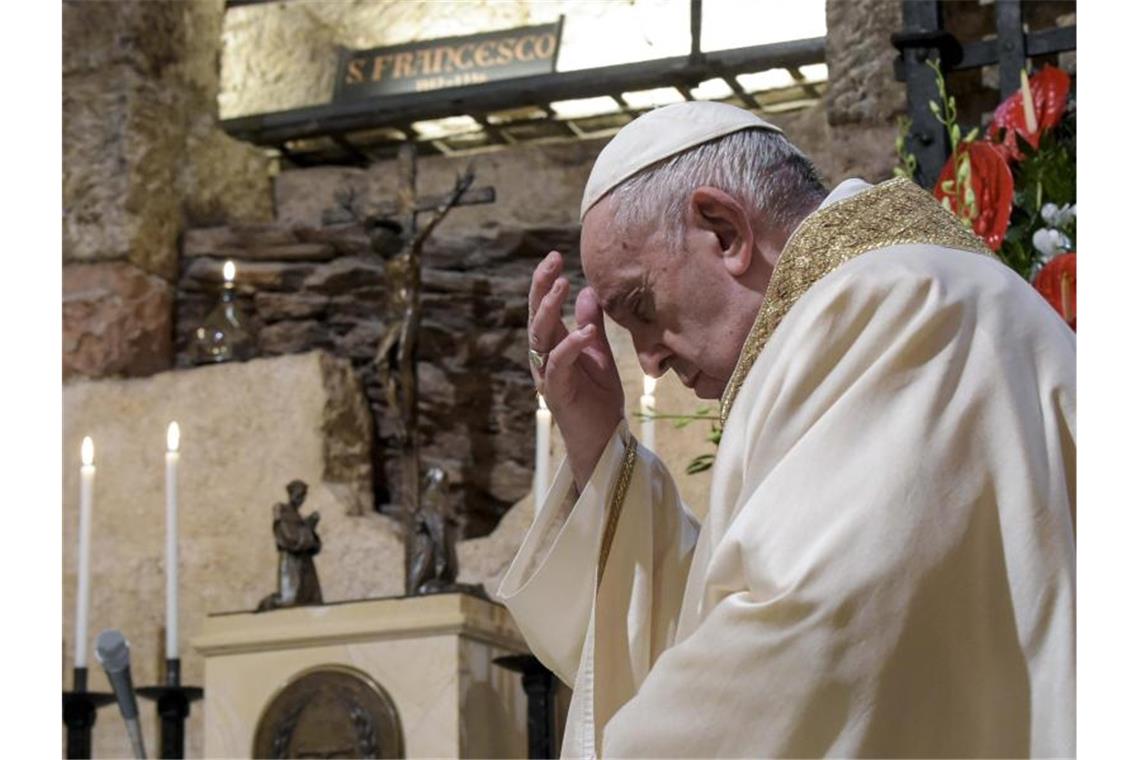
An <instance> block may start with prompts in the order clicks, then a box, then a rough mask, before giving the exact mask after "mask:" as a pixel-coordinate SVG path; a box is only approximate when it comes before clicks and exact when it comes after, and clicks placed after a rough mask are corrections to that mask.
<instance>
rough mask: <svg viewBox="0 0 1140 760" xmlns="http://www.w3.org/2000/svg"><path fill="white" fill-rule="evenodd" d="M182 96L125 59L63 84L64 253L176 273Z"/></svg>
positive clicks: (72, 258) (77, 258)
mask: <svg viewBox="0 0 1140 760" xmlns="http://www.w3.org/2000/svg"><path fill="white" fill-rule="evenodd" d="M176 114H177V108H176V99H175V97H174V96H173V95H171V94H170V93H169V92H168V91H166V90H164V89H163V88H162V87H161V86H160V84H159V83H157V82H155V81H153V80H148V79H145V78H143V77H142V76H141V75H140V74H138V73H137V72H136V71H134V70H133V69H131V68H130V67H128V66H126V65H119V66H116V67H114V68H112V69H110V70H108V71H99V72H93V73H86V74H80V75H74V76H71V77H68V78H67V80H66V81H65V83H64V88H63V257H64V261H65V262H94V261H108V260H116V259H119V260H121V259H126V260H129V261H130V262H132V263H133V264H135V265H136V266H138V267H139V268H141V269H145V270H146V271H148V272H150V273H152V274H157V275H159V276H161V277H164V278H166V279H168V280H173V278H174V275H175V273H176V269H177V239H178V229H179V226H180V223H181V219H180V216H179V208H178V196H177V192H176V190H175V182H176V168H177V166H178V164H179V163H181V161H182V156H181V148H182V141H181V140H180V135H179V133H178V130H177V129H172V128H171V126H170V125H171V123H172V122H174V123H176V122H177V119H176Z"/></svg>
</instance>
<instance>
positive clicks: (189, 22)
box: [63, 0, 272, 377]
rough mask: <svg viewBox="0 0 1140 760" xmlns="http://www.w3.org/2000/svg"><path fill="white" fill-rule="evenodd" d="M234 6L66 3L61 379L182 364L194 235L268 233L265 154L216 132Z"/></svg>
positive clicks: (205, 1) (219, 1)
mask: <svg viewBox="0 0 1140 760" xmlns="http://www.w3.org/2000/svg"><path fill="white" fill-rule="evenodd" d="M223 12H224V6H223V0H202V1H201V2H193V3H178V2H144V1H142V0H115V1H114V2H101V1H99V0H92V1H86V0H85V1H84V2H76V1H74V0H68V1H66V2H64V3H63V209H64V213H63V263H64V268H63V324H64V335H63V372H64V376H65V377H71V376H85V377H100V376H106V375H140V374H147V373H150V372H154V371H156V370H159V369H164V368H166V367H169V366H170V361H171V341H170V336H171V313H172V312H171V309H170V304H171V303H172V298H171V295H172V292H171V284H172V282H173V280H174V278H175V276H176V274H177V267H178V265H177V260H178V236H179V233H180V231H181V230H182V229H183V227H184V226H185V225H187V224H204V223H213V224H222V223H226V222H230V221H264V220H267V219H268V218H269V217H270V215H271V213H272V207H271V196H270V192H269V190H270V187H269V175H268V169H267V164H266V161H265V159H264V157H263V156H262V154H261V153H260V151H258V150H256V149H254V148H252V147H250V146H248V145H244V144H242V143H238V142H236V141H234V140H231V139H230V138H228V137H226V136H225V135H224V134H223V133H221V132H220V131H219V130H218V129H217V126H216V119H217V105H216V96H217V92H218V52H219V48H220V44H221V42H220V38H221V23H222V16H223Z"/></svg>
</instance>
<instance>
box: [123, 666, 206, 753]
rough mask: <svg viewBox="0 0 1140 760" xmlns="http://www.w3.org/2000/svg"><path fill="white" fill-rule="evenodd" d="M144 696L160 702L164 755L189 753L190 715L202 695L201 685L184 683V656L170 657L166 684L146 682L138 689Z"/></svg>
mask: <svg viewBox="0 0 1140 760" xmlns="http://www.w3.org/2000/svg"><path fill="white" fill-rule="evenodd" d="M135 691H136V692H138V695H139V696H140V697H143V698H144V699H151V700H154V701H155V702H157V703H158V714H159V716H160V717H161V718H162V740H161V742H160V743H161V745H162V754H160V755H159V757H162V758H176V759H177V760H181V758H183V757H185V756H186V718H187V716H189V715H190V703H191V702H197V701H198V700H199V699H201V698H202V694H203V692H202V689H201V687H198V686H183V685H182V660H181V659H179V658H177V657H175V658H174V659H172V660H171V659H168V660H167V661H166V684H165V685H163V686H144V687H142V688H141V689H135Z"/></svg>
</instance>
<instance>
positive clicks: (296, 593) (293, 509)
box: [257, 480, 324, 612]
mask: <svg viewBox="0 0 1140 760" xmlns="http://www.w3.org/2000/svg"><path fill="white" fill-rule="evenodd" d="M285 490H286V491H287V492H288V493H289V501H288V502H286V503H284V504H282V503H280V502H278V503H277V504H274V505H273V537H274V538H275V539H276V541H277V557H278V560H277V591H275V592H274V593H272V594H270V595H268V596H266V597H265V598H264V599H262V600H261V603H260V604H258V605H257V611H258V612H263V611H265V610H274V609H278V608H280V607H300V606H303V605H309V604H323V603H324V600H323V599H322V597H321V582H320V580H319V579H318V578H317V567H316V565H315V564H314V563H313V557H315V556H316V555H317V554H318V553H319V552H320V551H321V537H320V536H318V535H317V522H318V521H320V519H321V515H320V512H315V511H314V512H310V513H309V514H308V515H305V516H304V517H302V516H301V504H302V503H303V502H304V501H305V496H306V495H307V494H308V491H309V487H308V486H307V485H306V484H305V482H304V481H301V480H294V481H292V482H290V483H289V485H287V486H286V487H285Z"/></svg>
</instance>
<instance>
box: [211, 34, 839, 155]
mask: <svg viewBox="0 0 1140 760" xmlns="http://www.w3.org/2000/svg"><path fill="white" fill-rule="evenodd" d="M824 42H825V38H823V37H812V38H809V39H803V40H791V41H788V42H778V43H774V44H770V45H757V46H754V47H747V48H737V49H735V50H718V51H715V52H712V53H705V54H704V56H703V60H702V63H701V64H700V65H697V66H694V65H692V64H691V63H690V61H689V58H688V56H677V57H674V58H663V59H660V60H656V61H643V62H640V63H628V64H622V65H618V66H605V67H602V68H597V69H586V70H583V71H564V72H556V73H554V74H540V75H537V76H530V77H519V78H517V79H506V80H501V81H497V82H487V83H486V84H479V85H470V86H467V87H451V88H447V89H443V90H435V91H432V92H416V93H409V94H406V95H394V96H390V97H380V98H370V99H366V100H356V101H348V102H344V103H329V104H327V105H322V106H311V107H309V108H299V109H295V110H292V111H279V112H276V113H267V114H256V115H253V116H242V117H238V118H235V119H226V120H224V121H222V122H221V126H222V129H224V130H225V131H226V132H227V133H228V134H230V135H231V136H232V137H236V138H238V139H240V140H245V141H247V142H251V143H254V144H257V145H279V144H281V143H283V142H285V141H286V140H294V139H298V138H303V137H316V136H320V135H327V134H331V133H348V132H352V131H355V130H363V129H372V128H376V127H385V126H391V125H394V124H399V123H407V122H413V121H421V120H425V119H438V118H442V117H445V116H454V115H456V114H468V113H487V112H489V111H500V110H507V109H510V108H517V107H519V106H524V105H539V104H542V103H549V102H551V101H558V100H574V99H577V98H590V97H597V96H602V95H608V94H609V93H612V92H615V91H618V92H633V91H637V90H650V89H654V88H656V87H662V86H675V83H676V82H677V81H682V82H691V83H692V86H696V85H697V84H699V83H700V82H701V81H703V80H705V79H709V78H711V77H713V76H717V74H718V73H720V74H721V75H735V74H742V73H751V72H757V71H767V70H768V69H773V68H787V67H789V66H806V65H808V64H812V63H823V62H824V60H825V57H824Z"/></svg>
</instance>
